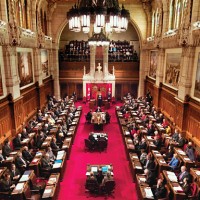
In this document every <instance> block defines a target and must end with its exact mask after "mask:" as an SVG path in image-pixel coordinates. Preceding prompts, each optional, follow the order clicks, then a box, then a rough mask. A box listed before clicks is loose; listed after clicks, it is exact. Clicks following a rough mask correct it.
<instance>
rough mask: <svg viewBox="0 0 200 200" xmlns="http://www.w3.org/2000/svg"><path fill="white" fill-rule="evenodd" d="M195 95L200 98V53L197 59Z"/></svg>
mask: <svg viewBox="0 0 200 200" xmlns="http://www.w3.org/2000/svg"><path fill="white" fill-rule="evenodd" d="M194 96H195V97H197V98H199V99H200V53H199V54H198V59H197V70H196V79H195V87H194Z"/></svg>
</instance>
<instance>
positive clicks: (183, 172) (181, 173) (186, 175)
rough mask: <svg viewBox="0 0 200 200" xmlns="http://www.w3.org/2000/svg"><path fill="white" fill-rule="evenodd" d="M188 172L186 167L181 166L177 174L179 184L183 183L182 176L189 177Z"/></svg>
mask: <svg viewBox="0 0 200 200" xmlns="http://www.w3.org/2000/svg"><path fill="white" fill-rule="evenodd" d="M189 176H190V174H189V173H188V172H187V169H186V167H185V166H182V167H181V172H180V173H179V174H178V181H179V182H180V184H182V183H183V179H184V178H188V179H189Z"/></svg>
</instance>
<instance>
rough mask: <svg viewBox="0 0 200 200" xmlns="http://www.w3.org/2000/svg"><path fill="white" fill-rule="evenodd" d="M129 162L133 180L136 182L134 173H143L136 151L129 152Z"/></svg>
mask: <svg viewBox="0 0 200 200" xmlns="http://www.w3.org/2000/svg"><path fill="white" fill-rule="evenodd" d="M129 164H130V168H131V173H132V177H133V182H136V174H141V173H143V168H142V165H141V163H140V161H139V158H138V155H137V154H136V153H129Z"/></svg>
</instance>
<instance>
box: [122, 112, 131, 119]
mask: <svg viewBox="0 0 200 200" xmlns="http://www.w3.org/2000/svg"><path fill="white" fill-rule="evenodd" d="M123 117H124V118H125V120H128V118H129V117H130V112H129V111H126V113H125V114H124V115H123Z"/></svg>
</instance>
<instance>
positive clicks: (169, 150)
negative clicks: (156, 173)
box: [163, 145, 174, 161]
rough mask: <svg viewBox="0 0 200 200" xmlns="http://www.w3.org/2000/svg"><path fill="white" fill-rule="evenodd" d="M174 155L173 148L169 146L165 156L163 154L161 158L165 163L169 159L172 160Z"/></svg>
mask: <svg viewBox="0 0 200 200" xmlns="http://www.w3.org/2000/svg"><path fill="white" fill-rule="evenodd" d="M173 155H174V146H173V145H169V148H168V152H167V153H166V154H163V158H164V159H165V160H166V161H167V160H169V159H172V157H173Z"/></svg>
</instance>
